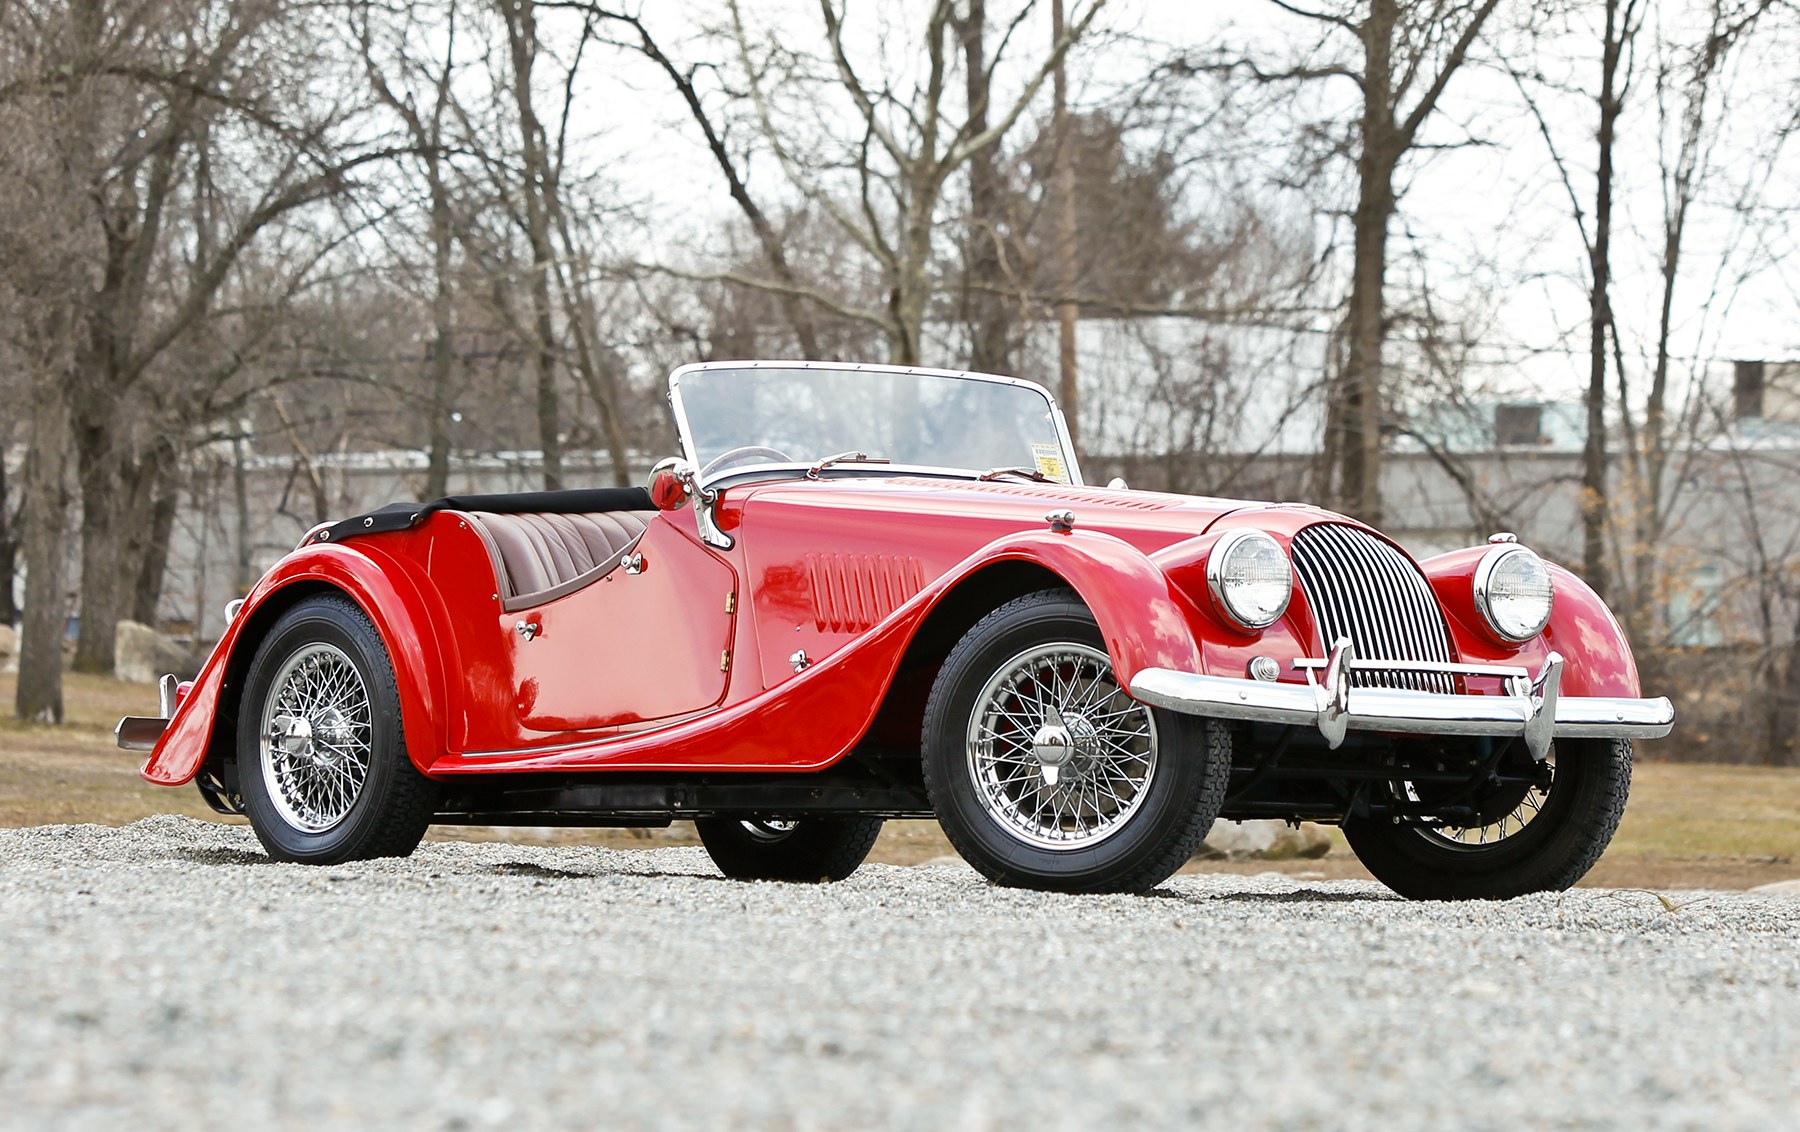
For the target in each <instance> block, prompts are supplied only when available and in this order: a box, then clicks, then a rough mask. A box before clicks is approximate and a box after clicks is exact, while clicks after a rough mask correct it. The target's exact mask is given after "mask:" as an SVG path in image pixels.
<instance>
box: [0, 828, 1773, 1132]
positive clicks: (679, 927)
mask: <svg viewBox="0 0 1800 1132" xmlns="http://www.w3.org/2000/svg"><path fill="white" fill-rule="evenodd" d="M0 956H3V958H0V964H3V966H0V1122H3V1123H5V1124H6V1126H7V1127H9V1128H25V1127H54V1128H90V1127H91V1128H109V1129H110V1128H119V1127H126V1126H130V1127H134V1128H175V1127H180V1128H212V1127H219V1128H223V1127H233V1128H244V1127H249V1128H309V1129H310V1128H321V1127H325V1128H375V1127H407V1128H444V1129H481V1128H489V1127H494V1128H508V1129H513V1128H538V1127H568V1128H588V1127H594V1126H598V1125H603V1124H604V1125H610V1126H617V1127H658V1126H684V1127H720V1126H729V1127H748V1128H862V1127H870V1126H888V1127H901V1128H932V1129H937V1128H1001V1127H1021V1126H1028V1127H1032V1128H1040V1127H1048V1128H1062V1127H1076V1126H1080V1127H1087V1128H1095V1127H1107V1128H1111V1127H1124V1126H1130V1125H1137V1124H1149V1125H1157V1126H1165V1127H1166V1126H1183V1127H1197V1126H1207V1127H1230V1128H1234V1129H1235V1128H1259V1127H1302V1128H1305V1127H1331V1128H1371V1129H1373V1128H1380V1129H1397V1128H1412V1127H1417V1128H1432V1129H1441V1128H1444V1127H1456V1128H1496V1129H1498V1128H1507V1129H1516V1128H1520V1127H1527V1126H1538V1127H1541V1126H1546V1125H1554V1126H1563V1127H1644V1126H1655V1127H1692V1128H1698V1127H1703V1126H1704V1127H1708V1128H1720V1127H1738V1128H1749V1127H1762V1128H1771V1127H1792V1124H1791V1123H1790V1122H1791V1121H1793V1120H1794V1118H1795V1117H1794V1114H1795V1113H1796V1112H1800V900H1796V899H1794V898H1792V897H1788V898H1783V897H1763V896H1755V895H1743V894H1724V893H1678V894H1665V895H1664V896H1662V897H1659V896H1657V895H1656V894H1652V893H1645V892H1627V891H1606V890H1578V891H1574V892H1569V893H1565V894H1561V895H1556V896H1543V897H1533V898H1529V899H1523V900H1516V901H1512V902H1509V903H1504V904H1477V905H1468V904H1464V905H1454V906H1444V905H1435V906H1434V905H1425V904H1409V903H1406V902H1403V901H1400V900H1398V899H1395V898H1394V897H1392V896H1391V895H1390V894H1389V893H1387V892H1386V890H1384V889H1382V888H1380V887H1378V886H1376V885H1374V884H1371V883H1367V882H1353V881H1338V882H1322V881H1321V882H1295V881H1293V880H1291V879H1288V878H1285V877H1278V876H1264V877H1238V876H1184V877H1178V878H1176V879H1175V880H1173V881H1171V882H1170V883H1168V884H1166V885H1165V886H1163V887H1162V888H1161V889H1159V890H1157V891H1156V892H1155V893H1153V894H1151V895H1150V896H1148V897H1066V896H1046V895H1040V894H1035V893H1025V892H1016V891H1009V890H1005V889H997V888H991V887H989V886H988V885H986V884H985V883H983V882H981V881H980V879H979V878H978V877H977V876H976V875H975V873H974V872H972V871H970V870H968V869H966V868H962V867H955V868H950V867H915V868H899V867H893V866H882V865H874V866H868V867H865V868H864V869H863V870H862V871H861V872H859V873H858V874H857V875H856V876H855V877H853V878H852V879H850V880H849V881H847V882H844V883H842V884H837V885H830V886H822V887H813V886H800V885H775V884H743V883H737V882H732V881H727V880H724V879H723V878H721V877H720V876H719V875H718V874H717V873H716V872H715V871H714V870H713V869H712V867H711V865H710V864H709V863H708V861H707V859H706V857H705V855H704V853H703V852H701V851H700V850H697V849H654V850H641V851H611V850H604V849H597V848H588V847H565V848H550V847H536V846H532V847H526V846H518V845H491V844H490V845H473V844H450V843H439V844H428V845H426V846H424V847H422V848H421V849H420V851H419V852H418V853H417V854H416V855H414V856H413V857H412V858H410V859H408V860H404V861H381V862H368V863H361V864H356V865H348V866H339V867H337V868H330V869H318V868H307V867H303V866H295V865H275V864H270V863H268V862H267V860H266V859H265V858H264V857H263V856H262V854H261V852H260V850H259V849H258V847H257V845H256V843H255V841H254V840H253V838H252V837H251V836H250V834H249V832H248V831H247V830H245V829H243V828H241V827H230V826H220V825H214V824H209V823H204V822H197V821H193V820H190V819H185V818H175V817H164V818H152V819H149V820H146V821H141V822H138V823H137V824H135V825H131V826H127V827H125V828H122V829H111V828H106V827H102V826H45V827H38V828H34V829H17V830H14V829H7V830H0Z"/></svg>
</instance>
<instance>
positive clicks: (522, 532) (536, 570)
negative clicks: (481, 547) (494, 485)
mask: <svg viewBox="0 0 1800 1132" xmlns="http://www.w3.org/2000/svg"><path fill="white" fill-rule="evenodd" d="M655 516H656V512H654V511H607V512H599V513H593V514H584V515H556V514H519V515H498V514H495V513H493V512H491V511H472V512H470V513H469V518H470V519H472V520H474V522H473V524H472V525H473V526H474V528H475V529H476V531H477V532H478V533H480V534H481V536H482V538H483V540H484V541H486V543H487V544H488V551H489V553H490V554H491V555H492V556H493V558H494V572H495V573H496V574H498V575H499V577H500V585H501V596H502V598H503V599H504V601H503V604H504V605H505V607H506V608H507V609H508V610H512V609H516V608H519V607H521V606H525V605H535V604H538V603H541V602H545V601H552V600H554V599H556V598H559V597H562V596H564V595H565V594H570V593H574V592H575V591H576V590H578V589H580V588H581V587H583V586H585V585H587V584H589V583H590V582H597V581H599V580H600V579H601V578H604V577H605V576H606V575H607V574H609V573H610V572H612V571H613V570H614V569H616V568H617V567H618V565H619V563H620V562H622V561H624V559H625V556H626V555H627V554H629V553H630V552H631V548H632V547H634V546H636V545H637V541H638V539H640V538H642V537H643V534H644V530H645V528H646V527H648V526H649V525H650V520H651V519H652V518H654V517H655Z"/></svg>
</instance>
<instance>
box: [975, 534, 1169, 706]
mask: <svg viewBox="0 0 1800 1132" xmlns="http://www.w3.org/2000/svg"><path fill="white" fill-rule="evenodd" d="M1007 561H1023V562H1030V563H1032V564H1034V565H1037V566H1042V567H1043V568H1045V569H1046V570H1049V571H1051V572H1052V573H1054V574H1056V575H1057V576H1058V577H1060V578H1062V579H1063V580H1064V581H1065V582H1067V583H1068V584H1069V585H1070V587H1071V588H1073V589H1074V590H1075V592H1076V593H1077V594H1078V595H1080V597H1081V600H1082V602H1083V603H1085V604H1086V605H1087V607H1088V609H1089V610H1091V611H1092V612H1093V614H1094V620H1095V621H1097V622H1098V623H1099V625H1100V634H1101V636H1102V637H1104V638H1105V640H1106V652H1107V655H1108V656H1110V657H1111V658H1112V663H1113V669H1114V671H1115V675H1116V677H1117V679H1118V681H1119V684H1120V686H1122V687H1128V686H1129V685H1130V683H1131V678H1132V677H1133V676H1135V675H1136V674H1137V673H1138V672H1139V671H1140V670H1141V669H1145V668H1174V669H1176V670H1177V671H1181V672H1198V671H1200V670H1201V656H1200V647H1199V645H1198V643H1197V642H1196V641H1195V639H1194V632H1193V627H1192V625H1191V623H1190V621H1189V619H1188V614H1187V612H1186V610H1185V609H1184V608H1183V605H1184V603H1183V601H1182V599H1181V598H1180V597H1179V596H1178V594H1177V591H1175V590H1174V589H1173V588H1172V587H1171V586H1170V583H1169V578H1168V576H1167V575H1166V574H1164V573H1163V571H1162V569H1161V568H1160V567H1159V566H1157V564H1156V563H1155V562H1153V561H1151V560H1150V558H1149V557H1147V556H1146V555H1145V554H1144V553H1143V552H1142V551H1140V550H1138V549H1137V548H1136V547H1134V546H1132V545H1131V544H1130V543H1128V542H1126V541H1125V540H1123V539H1120V538H1115V537H1114V536H1112V535H1109V534H1102V533H1100V532H1098V531H1072V532H1069V533H1067V534H1059V533H1055V532H1051V531H1030V532H1026V533H1023V534H1017V535H1009V536H1007V537H1005V538H1002V539H999V540H997V541H995V542H992V543H989V544H988V545H987V546H985V547H983V548H982V549H981V550H979V551H977V552H976V553H975V554H974V555H972V556H970V557H969V558H968V559H966V560H965V561H964V562H963V563H962V564H961V567H960V568H959V569H957V570H955V571H953V572H952V573H951V575H950V576H948V577H947V578H946V579H944V581H945V582H947V583H948V584H947V585H946V586H945V587H944V588H945V589H946V590H947V589H951V588H954V587H955V585H956V583H957V582H959V581H961V580H962V579H963V578H965V577H967V576H969V575H971V574H974V573H975V572H977V571H978V570H981V569H983V568H985V567H988V566H991V565H993V564H994V563H996V562H1007Z"/></svg>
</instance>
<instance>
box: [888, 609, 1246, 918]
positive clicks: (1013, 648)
mask: <svg viewBox="0 0 1800 1132" xmlns="http://www.w3.org/2000/svg"><path fill="white" fill-rule="evenodd" d="M923 742H924V763H925V786H926V790H927V792H928V793H929V794H930V797H931V805H932V808H933V809H934V810H935V811H936V812H937V816H938V822H939V824H940V825H942V826H943V829H944V834H945V836H947V837H948V838H949V839H950V843H951V844H952V845H954V846H956V850H957V852H959V853H961V854H962V856H963V859H964V860H966V861H968V862H969V864H971V865H973V866H975V868H976V869H977V870H979V871H980V872H981V873H982V874H984V875H985V876H987V877H988V878H989V879H990V880H993V881H997V882H999V883H1000V884H1007V885H1014V886H1017V887H1021V888H1038V889H1046V890H1050V891H1056V892H1143V891H1146V890H1148V889H1150V888H1153V887H1155V886H1156V885H1158V884H1160V883H1162V882H1163V881H1164V880H1167V879H1168V878H1169V877H1170V876H1171V875H1172V874H1173V873H1174V872H1175V870H1176V869H1179V868H1180V867H1181V866H1182V864H1183V863H1185V862H1186V861H1187V859H1188V858H1189V857H1190V856H1192V855H1193V852H1194V850H1195V848H1197V847H1198V846H1199V844H1200V842H1201V841H1202V840H1203V839H1204V838H1205V837H1206V833H1207V830H1208V829H1210V828H1211V827H1212V823H1213V819H1214V818H1216V817H1217V816H1218V814H1219V810H1220V808H1221V806H1223V804H1224V800H1225V784H1226V781H1227V779H1228V778H1229V777H1230V774H1231V736H1230V733H1229V732H1228V731H1227V730H1226V729H1225V728H1224V727H1223V726H1222V725H1220V724H1217V723H1213V722H1209V721H1207V720H1203V719H1199V718H1196V717H1194V716H1189V715H1182V714H1178V713H1176V712H1170V711H1163V710H1161V709H1157V708H1152V707H1149V706H1147V705H1145V704H1141V703H1139V702H1138V701H1136V700H1134V699H1132V698H1131V697H1130V695H1128V694H1127V693H1126V691H1125V689H1124V688H1123V687H1121V686H1120V684H1119V682H1118V680H1117V679H1115V677H1114V674H1113V667H1112V661H1111V659H1110V658H1109V657H1108V655H1107V652H1106V644H1105V640H1104V639H1103V638H1102V636H1101V634H1100V628H1099V626H1098V625H1097V624H1096V623H1095V621H1094V616H1093V614H1092V613H1091V612H1089V611H1088V608H1087V606H1086V605H1084V604H1082V602H1081V599H1080V598H1079V597H1077V596H1076V595H1075V594H1074V593H1073V592H1072V591H1069V590H1045V591H1042V592H1039V593H1034V594H1028V595H1026V596H1025V597H1021V598H1018V599H1016V600H1014V601H1011V602H1008V603H1007V604H1005V605H1003V606H1001V607H1000V608H999V609H996V610H995V611H994V612H992V613H990V614H988V616H987V617H985V618H983V619H982V620H981V621H980V622H979V623H978V624H977V625H976V626H975V627H974V628H972V629H970V630H969V632H968V633H967V635H965V636H964V637H963V639H962V641H961V642H959V643H958V644H957V646H956V648H955V649H953V650H952V651H951V653H950V655H949V657H947V658H946V659H945V661H944V664H943V667H942V668H941V669H940V670H939V671H938V675H937V679H936V680H935V681H934V683H933V684H932V688H931V698H930V700H929V702H928V703H927V705H926V708H925V728H924V736H923Z"/></svg>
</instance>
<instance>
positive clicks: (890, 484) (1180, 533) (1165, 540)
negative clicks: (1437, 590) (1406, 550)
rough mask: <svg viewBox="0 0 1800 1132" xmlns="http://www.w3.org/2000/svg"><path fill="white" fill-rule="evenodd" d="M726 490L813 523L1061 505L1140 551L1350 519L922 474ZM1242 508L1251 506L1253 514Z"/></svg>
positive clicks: (1289, 508) (938, 517)
mask: <svg viewBox="0 0 1800 1132" xmlns="http://www.w3.org/2000/svg"><path fill="white" fill-rule="evenodd" d="M729 494H730V495H732V496H735V497H736V500H735V502H738V503H740V504H741V505H743V506H744V507H745V508H746V510H747V511H748V512H750V513H754V512H757V511H759V510H762V509H763V508H766V507H770V506H773V507H777V508H785V507H801V508H805V509H807V510H809V511H814V512H815V517H816V519H817V520H818V521H819V522H821V523H828V522H829V521H830V520H829V513H830V512H832V511H838V512H842V513H845V517H849V515H850V514H851V513H854V514H856V515H858V516H861V517H867V516H868V514H869V513H870V512H877V513H883V514H885V515H887V516H888V517H889V518H888V521H889V522H891V523H892V524H895V525H897V526H902V527H904V526H905V525H906V524H907V523H908V522H909V521H920V522H926V523H934V522H940V521H946V520H960V521H962V522H965V523H967V522H973V523H976V524H980V525H986V523H989V522H991V523H995V524H999V525H1003V526H1007V527H1012V528H1017V527H1032V526H1040V525H1042V524H1043V523H1044V516H1045V515H1046V514H1047V513H1048V512H1051V511H1064V510H1066V511H1071V512H1073V513H1074V515H1075V526H1076V528H1077V529H1079V530H1093V531H1103V532H1105V533H1107V534H1111V535H1115V536H1117V537H1119V538H1121V539H1123V540H1125V541H1126V542H1128V543H1131V544H1132V545H1133V546H1136V547H1137V548H1138V549H1139V550H1141V551H1143V552H1144V553H1145V554H1153V553H1155V552H1156V551H1158V550H1161V549H1163V548H1164V547H1167V546H1170V545H1173V544H1174V543H1177V542H1180V541H1182V540H1184V539H1188V538H1192V537H1194V536H1195V535H1199V534H1204V533H1206V531H1207V530H1209V529H1210V528H1211V527H1212V526H1213V525H1214V524H1216V523H1218V522H1219V521H1220V520H1221V519H1223V518H1225V517H1226V516H1237V517H1238V518H1240V519H1242V520H1244V521H1248V522H1252V523H1255V524H1256V525H1258V526H1263V527H1265V528H1267V529H1271V530H1280V531H1282V532H1284V533H1290V534H1291V533H1292V532H1293V531H1295V530H1298V529H1299V528H1301V527H1303V526H1307V525H1309V524H1312V523H1316V522H1320V521H1322V520H1331V521H1338V522H1350V521H1351V520H1347V519H1345V518H1344V517H1343V516H1340V515H1336V514H1334V513H1332V512H1329V511H1325V510H1322V509H1320V508H1317V507H1313V506H1310V505H1307V504H1301V503H1268V502H1261V501H1256V500H1247V499H1224V498H1218V497H1214V496H1198V495H1174V494H1169V493H1166V492H1155V491H1132V490H1127V489H1122V488H1098V487H1076V486H1069V485H1066V484H1038V483H1015V482H1005V481H992V482H986V483H978V482H972V481H969V480H956V479H937V478H933V477H926V476H891V477H866V478H865V477H859V478H855V479H850V478H844V479H836V478H834V479H830V480H825V481H821V482H811V481H793V480H787V481H780V482H775V483H762V484H755V485H748V486H745V487H740V488H734V489H732V490H731V491H730V492H729ZM1247 513H1254V518H1251V516H1250V514H1247ZM1233 525H1235V523H1234V524H1233Z"/></svg>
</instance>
